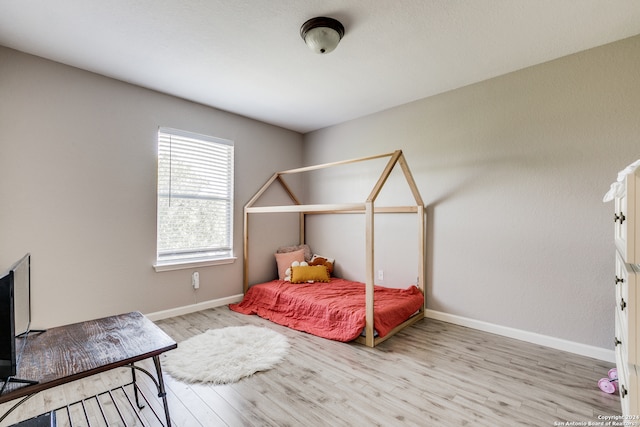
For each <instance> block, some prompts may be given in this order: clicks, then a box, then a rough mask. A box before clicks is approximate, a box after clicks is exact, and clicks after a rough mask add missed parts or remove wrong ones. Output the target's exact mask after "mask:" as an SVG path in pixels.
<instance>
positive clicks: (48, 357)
mask: <svg viewBox="0 0 640 427" xmlns="http://www.w3.org/2000/svg"><path fill="white" fill-rule="evenodd" d="M176 347H177V344H176V342H175V341H174V340H173V339H172V338H171V337H169V336H168V335H167V334H166V333H165V332H164V331H163V330H162V329H160V328H159V327H158V326H157V325H156V324H154V323H153V322H152V321H150V320H149V319H147V318H146V317H145V316H144V315H143V314H141V313H139V312H132V313H127V314H121V315H117V316H110V317H105V318H102V319H96V320H89V321H86V322H80V323H74V324H71V325H65V326H59V327H56V328H51V329H48V330H46V331H45V332H42V333H31V334H30V335H29V337H28V338H27V340H26V347H25V349H24V350H23V352H22V358H21V359H20V361H19V363H18V372H17V375H16V378H20V379H25V380H35V381H38V383H37V384H34V385H24V384H19V383H10V384H9V385H7V388H6V389H5V391H4V393H3V394H2V396H0V403H3V402H7V401H9V400H13V399H16V398H19V397H23V396H27V395H29V394H32V393H37V392H39V391H42V390H46V389H49V388H52V387H55V386H58V385H61V384H65V383H68V382H71V381H74V380H77V379H80V378H85V377H88V376H90V375H94V374H97V373H100V372H104V371H108V370H110V369H113V368H116V367H119V366H124V365H127V364H130V363H133V362H136V361H140V360H144V359H147V358H149V357H153V356H158V355H159V354H161V353H164V352H165V351H168V350H172V349H174V348H176Z"/></svg>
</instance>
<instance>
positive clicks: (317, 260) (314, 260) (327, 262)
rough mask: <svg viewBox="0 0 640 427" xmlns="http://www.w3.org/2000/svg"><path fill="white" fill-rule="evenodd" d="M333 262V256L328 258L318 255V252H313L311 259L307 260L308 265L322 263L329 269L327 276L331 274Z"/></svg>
mask: <svg viewBox="0 0 640 427" xmlns="http://www.w3.org/2000/svg"><path fill="white" fill-rule="evenodd" d="M334 262H335V260H334V259H333V258H329V257H326V256H322V255H318V254H313V256H312V257H311V261H309V265H324V266H326V267H327V270H328V271H329V276H331V275H332V274H333V263H334Z"/></svg>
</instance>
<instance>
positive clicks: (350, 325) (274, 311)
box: [229, 278, 424, 342]
mask: <svg viewBox="0 0 640 427" xmlns="http://www.w3.org/2000/svg"><path fill="white" fill-rule="evenodd" d="M423 303H424V297H423V295H422V292H421V291H420V290H419V289H418V288H417V287H415V286H411V287H409V288H407V289H394V288H384V287H381V286H375V287H374V328H375V330H376V331H377V332H378V335H379V336H381V337H384V336H385V335H387V334H388V333H389V332H390V331H391V330H392V329H393V328H395V327H396V326H398V325H399V324H400V323H402V322H404V321H405V320H407V319H408V318H409V317H411V315H412V314H413V313H415V312H416V311H418V310H419V309H420V307H422V304H423ZM229 308H230V309H231V310H233V311H237V312H238V313H244V314H257V315H258V316H260V317H263V318H265V319H269V320H271V321H272V322H275V323H278V324H280V325H284V326H288V327H290V328H292V329H296V330H299V331H304V332H308V333H310V334H313V335H317V336H320V337H324V338H328V339H332V340H336V341H344V342H346V341H351V340H354V339H355V338H357V337H358V336H359V335H360V334H361V333H362V330H363V328H364V326H365V285H364V283H360V282H351V281H348V280H344V279H338V278H332V279H331V282H330V283H309V284H293V283H290V282H286V281H283V280H274V281H271V282H267V283H261V284H259V285H254V286H252V287H250V288H249V290H248V291H247V293H246V294H245V296H244V299H243V300H242V302H240V303H238V304H230V305H229Z"/></svg>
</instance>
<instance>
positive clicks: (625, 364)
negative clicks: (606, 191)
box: [614, 169, 640, 415]
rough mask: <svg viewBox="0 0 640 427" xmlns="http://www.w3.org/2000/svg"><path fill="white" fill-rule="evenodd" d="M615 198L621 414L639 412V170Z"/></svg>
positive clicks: (625, 182) (628, 179)
mask: <svg viewBox="0 0 640 427" xmlns="http://www.w3.org/2000/svg"><path fill="white" fill-rule="evenodd" d="M624 186H625V187H624V188H625V191H624V194H621V193H619V194H618V196H617V197H615V199H614V202H615V213H614V221H615V242H616V257H615V262H616V277H615V285H616V319H615V321H616V332H615V351H616V366H617V369H618V385H619V393H620V401H621V403H622V413H623V415H639V414H640V389H639V381H638V379H639V377H640V335H639V333H640V289H639V287H640V169H636V170H635V172H633V173H631V174H628V175H626V177H625V178H624Z"/></svg>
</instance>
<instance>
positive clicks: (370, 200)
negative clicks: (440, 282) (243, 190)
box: [244, 150, 426, 347]
mask: <svg viewBox="0 0 640 427" xmlns="http://www.w3.org/2000/svg"><path fill="white" fill-rule="evenodd" d="M385 157H389V161H388V162H387V165H386V167H385V168H384V170H383V171H382V173H381V175H380V177H379V178H378V181H377V182H376V184H375V186H374V187H373V189H372V190H371V193H370V194H369V196H368V197H367V199H366V200H365V201H364V202H362V203H348V204H320V205H318V204H315V205H313V204H310V205H303V204H301V203H300V201H299V200H298V199H297V197H296V196H295V194H293V192H292V191H291V189H290V188H289V186H288V185H287V184H286V182H285V181H284V179H283V178H282V176H283V175H287V174H296V173H301V172H308V171H312V170H318V169H324V168H330V167H333V166H338V165H346V164H350V163H357V162H365V161H369V160H374V159H380V158H385ZM396 164H399V165H400V167H401V168H402V172H403V174H404V177H405V179H406V181H407V184H408V185H409V188H410V190H411V193H412V194H413V198H414V199H415V205H411V206H388V207H378V206H374V204H375V200H376V198H377V197H378V195H379V193H380V190H382V188H383V186H384V184H385V182H386V181H387V178H388V177H389V175H390V173H391V171H392V170H393V168H394V167H395V166H396ZM276 181H277V182H278V183H280V185H281V186H282V188H283V189H284V190H285V192H286V193H287V194H288V195H289V197H290V198H291V200H292V202H293V203H294V204H293V205H284V206H254V204H255V203H256V201H257V200H258V199H259V198H260V197H261V196H262V195H263V193H264V192H265V191H266V190H267V189H268V188H269V187H270V186H271V185H272V184H273V183H274V182H276ZM277 212H289V213H291V212H298V213H299V215H300V218H299V222H300V244H304V243H305V216H306V215H312V214H334V213H335V214H341V213H360V214H364V215H365V216H366V222H365V228H366V229H365V233H366V281H365V285H366V291H365V301H366V303H365V304H366V326H365V336H364V337H360V338H358V339H357V340H356V341H357V342H360V343H362V344H365V345H367V346H369V347H375V346H376V345H377V344H379V343H381V342H382V341H384V340H386V339H387V338H389V337H391V336H393V335H394V334H395V333H396V332H398V331H400V330H402V329H403V328H405V327H407V326H409V325H412V324H413V323H415V322H417V321H418V320H420V319H422V318H424V311H425V308H426V290H425V240H426V236H425V233H426V218H425V209H424V203H423V201H422V197H421V196H420V193H419V191H418V187H417V186H416V183H415V181H414V179H413V176H412V175H411V171H410V169H409V166H408V164H407V162H406V160H405V158H404V155H403V154H402V150H396V151H394V152H392V153H386V154H380V155H377V156H371V157H362V158H358V159H351V160H343V161H339V162H333V163H325V164H320V165H315V166H308V167H302V168H297V169H290V170H286V171H281V172H276V173H275V174H274V175H273V176H272V177H271V178H270V179H269V180H268V181H267V182H266V183H265V184H264V185H263V186H262V187H261V188H260V190H258V192H257V193H256V194H255V195H254V196H253V197H252V198H251V200H249V201H248V202H247V204H246V205H245V207H244V293H246V292H247V290H248V289H249V274H248V273H249V215H250V214H260V213H277ZM384 213H393V214H414V215H416V216H417V227H418V232H417V236H418V253H419V256H418V283H417V285H418V287H419V288H420V290H421V291H422V294H423V295H424V304H423V305H422V308H421V309H420V310H419V311H418V312H417V313H416V314H414V315H413V316H412V317H410V318H409V319H407V320H406V321H405V322H403V323H402V324H400V325H399V326H398V327H396V328H395V329H393V330H392V331H391V332H390V333H389V334H387V335H386V336H384V337H382V338H380V337H375V336H374V325H373V310H374V300H373V298H374V297H373V295H374V292H373V290H374V264H373V260H374V227H373V222H374V217H375V215H376V214H384Z"/></svg>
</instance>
